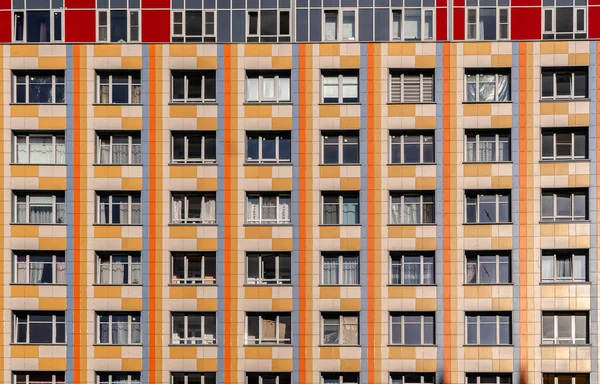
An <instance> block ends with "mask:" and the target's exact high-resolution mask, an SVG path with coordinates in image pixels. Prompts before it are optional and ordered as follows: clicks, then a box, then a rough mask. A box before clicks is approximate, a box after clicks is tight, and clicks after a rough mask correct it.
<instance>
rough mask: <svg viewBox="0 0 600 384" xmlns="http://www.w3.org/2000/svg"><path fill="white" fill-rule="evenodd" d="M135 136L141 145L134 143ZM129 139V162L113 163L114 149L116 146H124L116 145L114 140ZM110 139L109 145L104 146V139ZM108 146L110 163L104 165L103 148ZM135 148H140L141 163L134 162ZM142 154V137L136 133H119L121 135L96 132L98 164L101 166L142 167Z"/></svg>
mask: <svg viewBox="0 0 600 384" xmlns="http://www.w3.org/2000/svg"><path fill="white" fill-rule="evenodd" d="M134 135H135V136H136V138H138V139H139V144H135V143H134V142H133V138H134ZM117 136H119V137H123V136H125V137H127V141H128V143H127V162H125V163H113V148H114V146H115V145H123V144H121V143H119V144H115V143H113V139H114V138H115V137H117ZM106 138H108V141H109V144H108V145H106V144H103V143H102V139H106ZM105 146H108V147H109V152H108V157H109V159H110V160H109V162H108V163H103V162H102V148H103V147H105ZM134 147H139V153H140V155H139V157H140V161H139V162H135V163H134V162H133V148H134ZM141 154H142V140H141V137H140V136H139V135H136V134H135V133H126V132H119V133H114V132H111V133H104V132H102V131H96V164H99V165H141V164H142V162H141V160H142V159H141V157H142V156H141Z"/></svg>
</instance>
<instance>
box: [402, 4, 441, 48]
mask: <svg viewBox="0 0 600 384" xmlns="http://www.w3.org/2000/svg"><path fill="white" fill-rule="evenodd" d="M433 13H434V8H404V9H392V40H404V41H420V40H433V30H434V28H433V19H434V18H433Z"/></svg>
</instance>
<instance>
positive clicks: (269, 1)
mask: <svg viewBox="0 0 600 384" xmlns="http://www.w3.org/2000/svg"><path fill="white" fill-rule="evenodd" d="M260 7H261V8H277V0H261V2H260Z"/></svg>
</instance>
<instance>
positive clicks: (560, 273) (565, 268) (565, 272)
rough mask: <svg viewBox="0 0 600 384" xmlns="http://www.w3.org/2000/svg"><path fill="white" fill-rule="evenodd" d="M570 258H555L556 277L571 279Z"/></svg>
mask: <svg viewBox="0 0 600 384" xmlns="http://www.w3.org/2000/svg"><path fill="white" fill-rule="evenodd" d="M572 276H573V271H572V270H571V258H570V257H559V256H557V257H556V277H572Z"/></svg>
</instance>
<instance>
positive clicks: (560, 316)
mask: <svg viewBox="0 0 600 384" xmlns="http://www.w3.org/2000/svg"><path fill="white" fill-rule="evenodd" d="M588 333H589V332H588V314H587V313H585V312H543V313H542V344H557V345H569V344H587V343H588V342H589V340H588Z"/></svg>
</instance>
